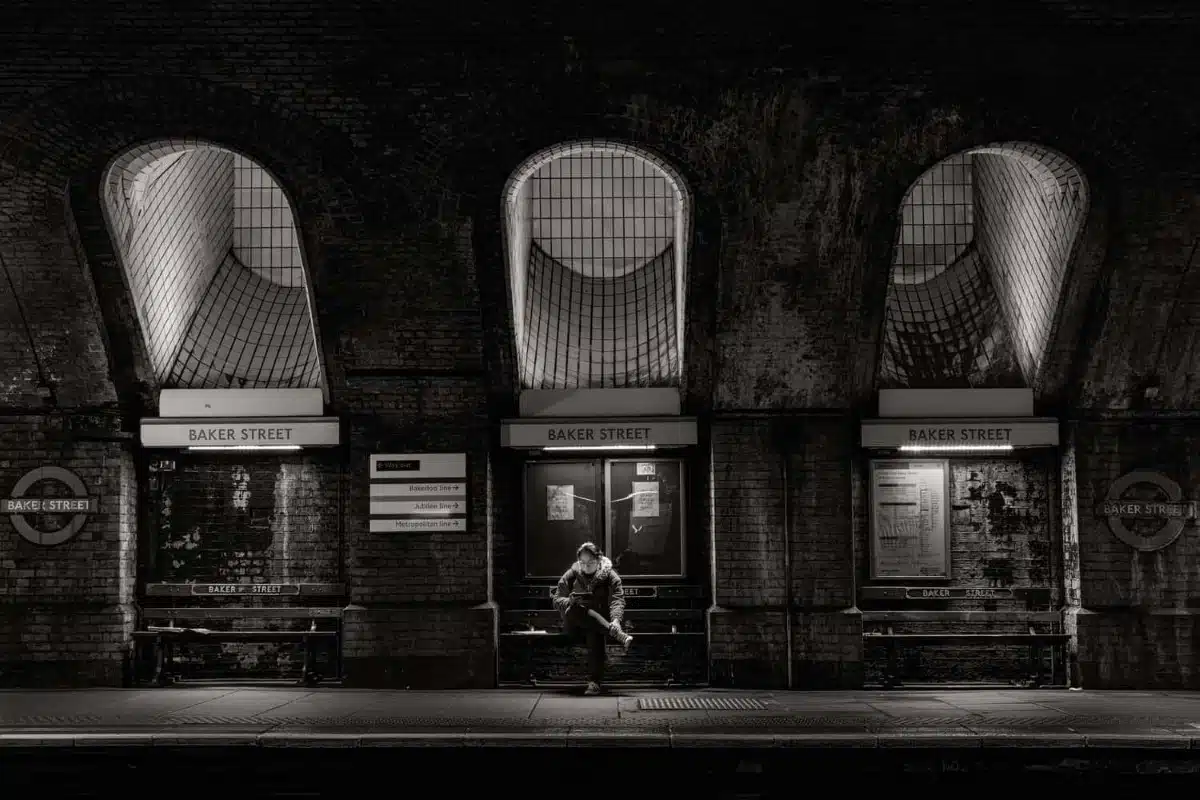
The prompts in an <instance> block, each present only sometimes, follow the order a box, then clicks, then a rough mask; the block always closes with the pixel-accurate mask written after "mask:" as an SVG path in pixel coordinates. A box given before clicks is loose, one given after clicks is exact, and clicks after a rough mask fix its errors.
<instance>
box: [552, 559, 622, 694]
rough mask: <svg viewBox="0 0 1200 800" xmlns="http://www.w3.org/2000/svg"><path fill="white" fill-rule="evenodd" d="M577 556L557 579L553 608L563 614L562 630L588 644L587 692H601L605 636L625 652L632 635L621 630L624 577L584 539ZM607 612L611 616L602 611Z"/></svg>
mask: <svg viewBox="0 0 1200 800" xmlns="http://www.w3.org/2000/svg"><path fill="white" fill-rule="evenodd" d="M575 557H576V559H578V560H577V561H576V562H575V563H574V564H573V565H572V566H571V568H570V569H569V570H567V571H566V572H565V573H564V574H563V576H562V577H561V578H559V580H558V587H557V588H555V590H554V607H555V608H557V609H558V611H559V613H560V614H562V617H563V629H564V631H565V632H566V633H568V634H572V635H576V636H579V635H582V636H584V637H585V638H586V640H587V647H588V685H587V691H586V692H585V694H589V695H596V694H600V691H601V688H600V685H601V682H602V681H603V680H604V637H605V636H606V635H607V636H612V637H613V639H614V640H616V641H617V642H619V643H620V644H621V645H622V646H623V647H624V648H625V651H626V652H628V651H629V646H630V645H631V644H633V637H632V636H630V635H629V634H628V633H625V632H624V631H623V630H621V620H622V618H623V616H624V614H625V592H624V590H623V589H622V588H621V576H620V575H618V574H617V572H616V570H614V569H613V565H612V561H610V560H609V559H608V558H606V557H604V556H602V555H600V548H598V547H596V545H594V544H592V543H591V542H585V543H584V544H582V545H580V546H579V549H578V550H576V551H575ZM600 609H604V610H606V611H607V612H608V617H605V616H604V614H603V613H602V612H601V611H600Z"/></svg>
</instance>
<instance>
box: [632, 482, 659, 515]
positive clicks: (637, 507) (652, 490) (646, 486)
mask: <svg viewBox="0 0 1200 800" xmlns="http://www.w3.org/2000/svg"><path fill="white" fill-rule="evenodd" d="M632 516H634V517H657V516H658V481H634V482H633V512H632Z"/></svg>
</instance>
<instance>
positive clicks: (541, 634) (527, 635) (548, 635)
mask: <svg viewBox="0 0 1200 800" xmlns="http://www.w3.org/2000/svg"><path fill="white" fill-rule="evenodd" d="M632 635H633V640H634V641H635V642H636V641H637V640H638V639H641V638H642V637H646V636H707V635H708V634H707V633H705V632H704V631H677V632H675V633H672V632H671V631H646V632H645V633H639V632H637V631H633V632H632ZM500 636H502V637H504V636H508V637H512V638H519V639H553V638H570V636H569V634H566V633H563V632H562V631H506V632H504V633H502V634H500Z"/></svg>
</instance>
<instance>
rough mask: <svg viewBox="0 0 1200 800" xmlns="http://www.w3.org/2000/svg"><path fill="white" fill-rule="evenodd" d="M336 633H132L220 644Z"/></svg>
mask: <svg viewBox="0 0 1200 800" xmlns="http://www.w3.org/2000/svg"><path fill="white" fill-rule="evenodd" d="M340 635H341V634H339V633H338V632H337V631H197V630H191V629H189V628H179V629H178V630H177V631H134V632H133V636H134V638H135V639H157V638H159V637H162V638H164V639H196V640H201V641H202V640H205V639H208V640H212V641H222V642H285V641H286V642H302V641H304V640H306V639H336V638H337V637H338V636H340Z"/></svg>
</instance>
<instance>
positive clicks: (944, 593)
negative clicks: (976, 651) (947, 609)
mask: <svg viewBox="0 0 1200 800" xmlns="http://www.w3.org/2000/svg"><path fill="white" fill-rule="evenodd" d="M860 591H861V592H862V596H863V599H866V600H1030V599H1033V600H1038V601H1044V602H1048V601H1049V589H1047V588H1045V587H1028V586H1027V587H1014V588H1009V587H978V586H864V587H863V588H862V589H861V590H860Z"/></svg>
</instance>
